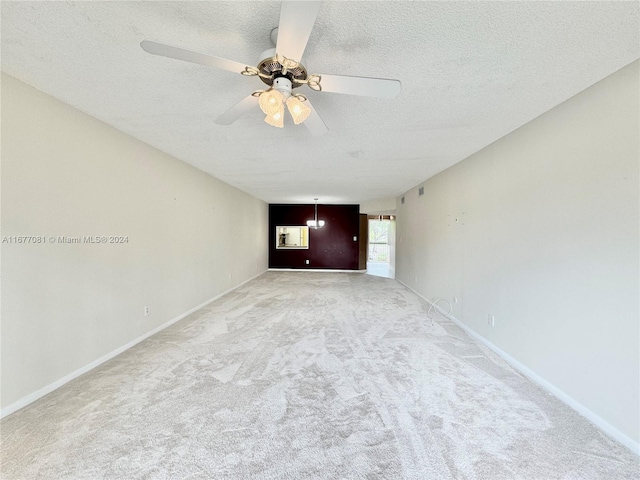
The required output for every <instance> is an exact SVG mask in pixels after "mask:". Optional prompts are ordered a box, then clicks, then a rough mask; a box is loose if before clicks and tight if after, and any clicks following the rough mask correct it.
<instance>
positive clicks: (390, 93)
mask: <svg viewBox="0 0 640 480" xmlns="http://www.w3.org/2000/svg"><path fill="white" fill-rule="evenodd" d="M319 77H321V80H320V86H321V87H322V91H323V92H332V93H346V94H348V95H362V96H363V97H378V98H395V97H397V96H398V94H399V93H400V91H401V90H402V84H401V83H400V80H391V79H387V78H369V77H350V76H347V75H319Z"/></svg>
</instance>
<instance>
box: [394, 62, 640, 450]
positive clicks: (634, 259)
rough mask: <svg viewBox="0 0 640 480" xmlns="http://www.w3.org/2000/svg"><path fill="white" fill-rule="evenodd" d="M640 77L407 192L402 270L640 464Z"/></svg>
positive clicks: (620, 76) (624, 73)
mask: <svg viewBox="0 0 640 480" xmlns="http://www.w3.org/2000/svg"><path fill="white" fill-rule="evenodd" d="M638 66H639V62H634V63H633V64H631V65H629V66H627V67H625V68H624V69H622V70H620V71H619V72H617V73H615V74H614V75H612V76H610V77H608V78H606V79H604V80H602V81H601V82H599V83H598V84H596V85H594V86H592V87H591V88H589V89H587V90H585V91H584V92H582V93H580V94H579V95H577V96H575V97H573V98H571V99H569V100H568V101H566V102H565V103H563V104H561V105H559V106H558V107H556V108H554V109H553V110H551V111H549V112H547V113H545V114H544V115H542V116H540V117H538V118H537V119H535V120H534V121H532V122H530V123H529V124H527V125H525V126H523V127H521V128H520V129H518V130H516V131H514V132H512V133H511V134H509V135H507V136H506V137H504V138H502V139H500V140H499V141H497V142H495V143H494V144H492V145H490V146H488V147H487V148H485V149H484V150H482V151H480V152H478V153H476V154H475V155H472V156H471V157H469V158H467V159H466V160H464V161H463V162H461V163H459V164H457V165H455V166H453V167H451V168H449V169H448V170H446V171H444V172H442V173H440V174H439V175H437V176H435V177H433V178H431V179H429V180H428V181H426V182H425V183H424V184H421V185H418V186H416V188H414V189H412V190H410V191H409V192H407V193H406V195H405V204H404V205H402V204H401V203H400V201H398V202H397V227H398V245H397V266H396V277H397V278H398V279H399V280H400V281H402V282H403V283H405V284H406V285H407V286H409V287H410V288H412V289H414V290H415V291H417V292H418V293H420V294H421V295H422V296H424V297H426V298H436V297H444V298H446V299H448V300H449V301H453V297H454V296H456V297H457V298H458V299H459V303H457V304H455V305H454V311H453V313H454V315H455V317H456V318H458V319H459V320H461V321H462V322H464V324H466V325H467V326H468V327H470V329H471V330H473V331H475V332H476V333H477V334H479V335H480V336H481V337H483V338H484V339H486V340H487V341H488V342H490V343H491V344H493V345H494V346H496V347H497V348H498V349H501V350H502V351H503V352H505V353H506V354H507V355H509V356H511V357H512V358H513V359H515V360H516V361H517V362H520V363H521V364H522V365H523V366H524V367H525V368H527V369H530V371H531V373H533V374H534V375H535V376H538V377H539V378H540V379H541V380H542V381H543V382H548V383H549V384H550V386H552V387H554V388H557V389H558V391H559V392H561V393H562V395H566V396H567V397H566V398H565V400H567V401H569V403H571V399H572V400H573V402H574V407H576V406H582V407H584V408H583V409H582V410H583V413H586V414H588V415H589V416H590V417H591V418H592V420H594V421H596V422H598V423H599V424H600V425H601V426H604V428H605V429H606V430H607V431H608V432H609V433H611V434H612V435H614V436H616V437H617V438H618V439H620V440H621V441H623V442H625V443H626V444H627V445H628V446H631V447H632V448H635V449H636V451H637V450H638V441H639V440H640V432H639V425H640V418H639V410H640V409H639V406H640V395H639V390H640V385H639V379H640V357H639V339H640V336H639V333H640V332H639V302H640V298H639V295H640V294H639V291H640V288H639V287H640V286H639V268H638V265H639V253H638V251H639V239H638V232H639V216H640V215H639V200H640V198H639V193H638V191H639V188H638V179H639V163H640V152H639V148H640V147H639V145H640V138H639V129H640V119H639V114H638V110H639V94H638V85H639V76H638ZM420 186H424V189H425V193H424V195H423V196H418V188H419V187H420ZM488 314H493V315H495V326H494V327H490V326H489V325H488V322H487V315H488ZM562 395H561V396H562ZM576 408H577V407H576Z"/></svg>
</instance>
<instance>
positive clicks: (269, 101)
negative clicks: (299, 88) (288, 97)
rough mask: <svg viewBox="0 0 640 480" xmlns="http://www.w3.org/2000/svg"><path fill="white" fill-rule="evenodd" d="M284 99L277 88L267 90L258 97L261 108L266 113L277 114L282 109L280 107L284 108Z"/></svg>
mask: <svg viewBox="0 0 640 480" xmlns="http://www.w3.org/2000/svg"><path fill="white" fill-rule="evenodd" d="M283 101H284V97H283V96H282V94H281V93H280V92H279V91H277V90H273V89H271V90H267V91H266V92H264V93H263V94H262V95H260V97H259V98H258V104H259V105H260V109H261V110H262V111H263V112H264V113H265V114H266V115H275V114H276V113H278V112H279V111H280V109H282V110H284V107H283V106H282V102H283Z"/></svg>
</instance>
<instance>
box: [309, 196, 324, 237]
mask: <svg viewBox="0 0 640 480" xmlns="http://www.w3.org/2000/svg"><path fill="white" fill-rule="evenodd" d="M314 200H315V202H316V203H315V209H314V212H315V214H314V218H313V220H307V226H308V227H309V228H313V229H314V230H317V229H318V228H322V227H324V220H318V199H317V198H314Z"/></svg>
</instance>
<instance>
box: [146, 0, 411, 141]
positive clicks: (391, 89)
mask: <svg viewBox="0 0 640 480" xmlns="http://www.w3.org/2000/svg"><path fill="white" fill-rule="evenodd" d="M321 4H322V2H321V1H318V0H313V1H290V0H285V1H283V2H282V6H281V8H280V23H279V25H278V27H277V28H275V29H273V30H272V31H271V35H270V37H271V41H272V42H273V43H274V45H275V48H271V49H268V50H265V51H264V52H263V53H262V55H260V57H261V59H260V60H259V62H258V66H257V67H252V66H249V65H246V64H242V63H239V62H235V61H233V60H227V59H225V58H220V57H214V56H212V55H208V54H204V53H198V52H193V51H191V50H185V49H183V48H180V47H173V46H171V45H166V44H162V43H158V42H153V41H149V40H143V41H142V42H141V43H140V46H141V47H142V48H143V49H144V50H145V51H146V52H148V53H151V54H153V55H160V56H164V57H169V58H174V59H177V60H183V61H186V62H192V63H198V64H201V65H208V66H212V67H216V68H220V69H222V70H227V71H230V72H235V73H240V74H242V75H244V76H249V77H252V76H256V77H258V78H259V79H260V80H261V81H262V82H263V83H265V84H266V85H268V86H269V87H270V88H268V89H267V90H266V91H265V90H262V91H260V90H259V91H255V92H253V93H252V94H250V95H249V96H248V97H245V98H244V99H242V100H240V101H239V102H238V103H236V104H235V105H233V106H232V107H231V108H230V109H229V110H227V111H226V112H224V113H222V114H221V115H220V116H219V117H218V118H217V119H216V120H215V121H216V123H218V124H220V125H229V124H231V123H233V122H234V121H235V120H237V119H238V118H240V117H241V116H242V115H244V114H246V113H248V112H249V111H251V110H252V109H253V108H255V104H256V103H258V105H259V107H260V109H261V110H262V111H263V112H264V113H265V115H266V118H265V122H267V123H268V124H269V125H273V126H275V127H279V128H282V127H283V126H284V104H285V103H286V104H287V109H288V110H289V113H290V114H291V117H292V118H293V121H294V123H295V124H296V125H298V124H300V123H304V124H305V126H306V127H307V129H308V130H309V131H310V132H311V134H312V135H314V136H319V135H323V134H324V133H326V132H327V131H328V129H327V126H326V125H325V123H324V122H323V121H322V119H321V118H320V116H319V115H318V113H317V112H316V111H315V109H314V108H313V105H312V104H311V102H310V101H309V100H308V99H307V98H306V97H305V96H304V95H299V94H297V95H292V93H291V92H292V90H293V89H295V88H299V87H301V86H303V85H307V86H308V87H309V88H310V89H311V90H313V91H317V92H332V93H342V94H347V95H360V96H368V97H378V98H395V97H396V96H397V95H398V94H399V93H400V90H401V89H402V85H401V83H400V80H392V79H385V78H369V77H350V76H346V75H324V74H323V75H317V74H311V75H309V74H308V73H307V69H306V68H305V67H304V65H302V64H301V63H300V59H301V58H302V55H303V53H304V50H305V48H306V46H307V41H308V40H309V36H310V35H311V30H312V29H313V25H314V23H315V20H316V16H317V15H318V11H319V10H320V6H321ZM306 120H308V121H306Z"/></svg>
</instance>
